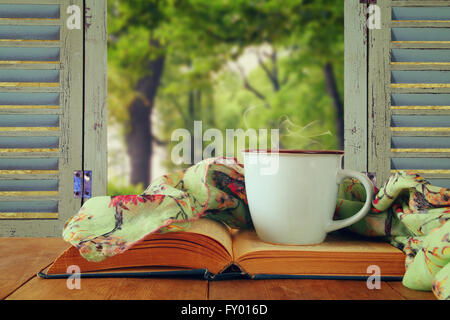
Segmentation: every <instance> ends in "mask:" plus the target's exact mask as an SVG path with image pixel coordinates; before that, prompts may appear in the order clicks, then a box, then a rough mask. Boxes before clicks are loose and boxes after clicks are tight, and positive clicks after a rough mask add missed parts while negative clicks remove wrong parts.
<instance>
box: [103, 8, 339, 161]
mask: <svg viewBox="0 0 450 320" xmlns="http://www.w3.org/2000/svg"><path fill="white" fill-rule="evenodd" d="M108 6H109V17H108V19H109V20H108V21H109V22H108V23H109V25H108V28H109V33H110V47H109V52H108V54H109V64H108V67H109V72H108V77H109V93H110V94H109V107H110V114H111V116H112V117H113V118H114V119H116V120H117V121H119V122H122V123H126V121H127V112H126V111H124V110H126V107H127V105H128V104H129V102H130V101H131V100H132V99H133V97H135V96H136V94H137V93H136V92H137V91H136V90H135V86H136V84H137V83H138V81H139V79H141V78H142V77H144V76H145V75H146V72H147V68H146V66H147V65H148V63H149V61H151V59H154V58H155V57H156V56H159V55H164V56H165V67H164V73H163V77H162V79H161V83H160V85H159V88H158V94H157V97H156V108H157V112H158V119H159V121H158V122H157V123H156V124H155V125H156V127H157V130H156V132H154V133H153V134H154V135H155V136H158V137H159V139H160V140H163V141H166V142H167V150H168V154H169V155H170V150H171V148H172V147H173V146H174V145H175V144H176V143H173V142H170V137H171V133H172V132H173V130H175V129H177V128H186V129H188V130H192V127H193V121H194V120H201V121H202V122H203V130H207V129H208V128H217V129H220V130H221V131H222V132H224V131H225V129H227V128H229V129H236V128H242V129H244V130H245V129H247V128H255V129H259V128H267V129H277V128H278V129H280V134H281V146H282V147H284V148H313V149H316V148H319V149H335V148H336V147H337V145H338V142H337V138H336V136H335V134H336V110H334V107H333V103H332V100H331V98H330V97H329V96H328V95H327V92H326V88H325V79H324V74H323V67H324V65H325V64H326V63H331V64H332V66H333V68H334V71H335V77H336V80H337V85H338V90H339V92H340V94H341V97H342V96H343V94H342V92H343V53H344V41H343V37H344V32H343V26H344V23H343V21H344V10H343V7H344V5H343V2H342V1H329V0H254V1H249V0H215V1H211V0H185V1H178V0H173V1H168V0H166V1H163V0H161V1H157V0H147V1H137V0H133V1H129V0H127V1H125V0H112V1H108ZM155 41H156V42H157V43H158V45H157V46H155V45H153V43H154V42H155ZM249 48H253V49H254V50H258V49H261V48H266V49H267V50H266V51H268V52H266V53H265V54H261V55H260V56H258V55H256V54H255V55H254V56H253V62H254V61H257V62H259V63H256V65H255V66H253V67H251V68H250V67H248V66H246V65H245V63H246V62H245V61H244V62H242V61H240V58H241V57H242V56H243V55H244V56H247V57H249V56H251V54H249V53H248V50H249ZM274 52H275V53H276V55H275V56H274V55H271V53H274ZM239 61H240V62H239ZM238 62H239V63H240V67H241V68H243V69H245V72H242V70H239V69H236V68H234V69H233V70H231V69H230V68H229V66H230V64H234V65H236V63H238ZM250 88H253V90H251V89H250ZM206 144H207V143H206ZM166 165H167V167H168V168H173V167H174V165H173V164H172V163H171V161H170V160H167V162H166Z"/></svg>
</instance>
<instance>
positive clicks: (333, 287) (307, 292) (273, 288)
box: [209, 279, 405, 300]
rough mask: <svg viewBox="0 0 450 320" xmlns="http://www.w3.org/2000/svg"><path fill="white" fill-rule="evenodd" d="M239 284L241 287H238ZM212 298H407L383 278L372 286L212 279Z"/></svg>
mask: <svg viewBox="0 0 450 320" xmlns="http://www.w3.org/2000/svg"><path fill="white" fill-rule="evenodd" d="M237 288H238V289H237ZM209 299H211V300H232V299H236V300H353V299H354V300H404V299H405V298H404V297H403V296H402V295H401V294H399V293H398V292H397V291H395V290H394V289H393V288H392V287H390V286H389V285H388V284H386V282H381V286H380V289H373V290H370V289H368V288H367V284H366V281H353V280H307V279H304V280H303V279H302V280H299V279H270V280H239V281H235V280H233V281H210V282H209Z"/></svg>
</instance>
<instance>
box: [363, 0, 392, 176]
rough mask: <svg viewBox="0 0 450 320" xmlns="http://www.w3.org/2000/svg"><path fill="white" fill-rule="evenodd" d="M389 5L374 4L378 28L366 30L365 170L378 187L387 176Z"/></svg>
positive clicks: (387, 2) (385, 1)
mask: <svg viewBox="0 0 450 320" xmlns="http://www.w3.org/2000/svg"><path fill="white" fill-rule="evenodd" d="M390 3H391V1H390V0H380V1H378V2H377V5H378V6H379V7H380V10H381V12H380V15H381V29H373V30H369V48H370V54H369V75H368V77H369V91H368V92H369V93H368V95H369V98H368V100H369V105H368V108H369V112H368V141H369V142H368V144H369V147H368V171H369V172H375V173H376V175H377V183H378V184H380V183H382V182H383V181H385V180H386V179H387V178H388V176H389V175H390V172H389V170H390V159H389V152H390V140H391V136H390V130H389V128H390V126H391V110H390V105H391V96H390V93H391V92H390V83H391V72H390V61H389V57H390V42H391V28H390V27H389V25H390V22H391V6H390Z"/></svg>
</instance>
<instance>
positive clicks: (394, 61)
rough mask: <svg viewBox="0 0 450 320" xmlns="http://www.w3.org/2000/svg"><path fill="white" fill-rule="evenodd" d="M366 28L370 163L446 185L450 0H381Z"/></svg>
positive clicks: (449, 168)
mask: <svg viewBox="0 0 450 320" xmlns="http://www.w3.org/2000/svg"><path fill="white" fill-rule="evenodd" d="M376 5H378V6H379V8H380V9H381V12H380V13H381V21H382V23H381V29H372V30H368V52H367V53H368V113H367V114H368V142H367V146H368V159H367V160H368V161H367V167H368V171H371V172H376V174H377V181H378V185H380V184H381V183H382V182H383V181H384V180H385V179H386V178H387V177H388V176H389V175H390V174H391V173H394V172H396V171H398V170H411V171H415V172H418V173H419V174H421V175H422V176H423V177H425V178H427V179H428V180H429V181H430V182H431V183H433V184H435V185H439V186H444V187H450V1H395V0H378V1H377V2H376Z"/></svg>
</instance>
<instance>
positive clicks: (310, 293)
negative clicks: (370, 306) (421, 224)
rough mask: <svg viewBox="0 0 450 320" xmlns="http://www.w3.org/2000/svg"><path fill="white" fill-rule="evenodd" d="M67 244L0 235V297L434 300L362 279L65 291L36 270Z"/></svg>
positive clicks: (148, 283) (89, 284)
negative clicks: (368, 283) (371, 285)
mask: <svg viewBox="0 0 450 320" xmlns="http://www.w3.org/2000/svg"><path fill="white" fill-rule="evenodd" d="M67 247H68V244H67V243H66V242H64V241H63V240H62V239H60V238H0V298H1V299H7V300H30V299H32V300H34V299H39V300H41V299H43V300H47V299H51V300H57V299H58V300H59V299H63V300H68V299H82V300H89V299H96V300H104V299H119V300H128V299H132V300H141V299H147V300H152V299H155V300H156V299H158V300H169V299H170V300H186V299H188V300H208V299H209V300H222V299H226V300H241V299H242V300H248V299H251V300H267V299H273V300H281V299H282V300H291V299H294V300H336V299H339V300H379V299H381V300H405V299H406V300H431V299H432V300H434V299H435V297H434V295H433V294H432V293H431V292H421V291H414V290H410V289H408V288H406V287H404V286H403V285H402V284H401V282H382V283H381V288H380V289H373V290H369V289H367V287H366V282H365V281H350V280H286V279H284V280H229V281H206V280H194V279H156V278H147V279H133V278H128V279H127V278H114V279H81V288H80V289H72V290H69V289H68V288H67V286H66V279H41V278H39V277H37V276H36V273H37V272H38V271H40V270H42V269H43V268H45V267H46V266H48V265H50V264H51V263H52V261H53V260H54V259H55V258H56V257H57V256H58V255H59V254H60V253H61V252H62V251H63V250H64V249H66V248H67Z"/></svg>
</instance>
